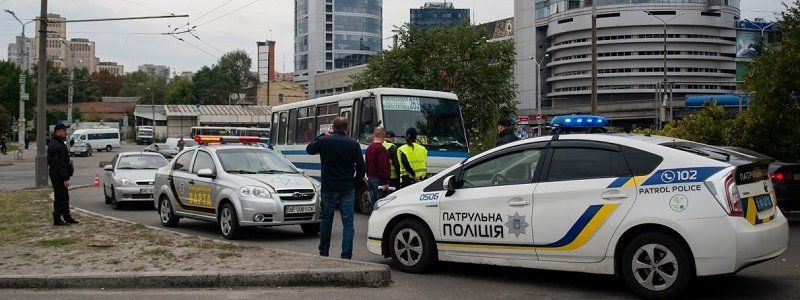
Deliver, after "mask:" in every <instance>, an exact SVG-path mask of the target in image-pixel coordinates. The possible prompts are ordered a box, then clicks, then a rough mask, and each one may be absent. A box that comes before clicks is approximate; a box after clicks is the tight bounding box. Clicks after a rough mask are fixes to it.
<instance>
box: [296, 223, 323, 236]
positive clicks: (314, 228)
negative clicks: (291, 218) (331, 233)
mask: <svg viewBox="0 0 800 300" xmlns="http://www.w3.org/2000/svg"><path fill="white" fill-rule="evenodd" d="M300 228H302V229H303V234H305V235H317V234H318V233H319V223H313V224H301V225H300Z"/></svg>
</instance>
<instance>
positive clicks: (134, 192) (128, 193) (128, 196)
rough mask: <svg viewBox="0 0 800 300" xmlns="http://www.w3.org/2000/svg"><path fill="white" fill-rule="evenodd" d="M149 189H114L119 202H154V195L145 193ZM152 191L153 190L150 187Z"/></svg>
mask: <svg viewBox="0 0 800 300" xmlns="http://www.w3.org/2000/svg"><path fill="white" fill-rule="evenodd" d="M143 189H148V187H139V186H135V187H133V186H132V187H114V197H115V198H116V200H117V202H153V193H152V192H150V193H147V192H146V191H145V192H144V193H143ZM149 189H150V190H151V191H152V190H153V188H152V187H149Z"/></svg>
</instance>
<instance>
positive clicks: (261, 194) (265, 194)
mask: <svg viewBox="0 0 800 300" xmlns="http://www.w3.org/2000/svg"><path fill="white" fill-rule="evenodd" d="M239 196H242V197H255V198H264V199H269V198H272V194H270V192H269V191H268V190H267V189H265V188H262V187H256V186H243V187H242V188H240V189H239Z"/></svg>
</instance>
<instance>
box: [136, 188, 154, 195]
mask: <svg viewBox="0 0 800 300" xmlns="http://www.w3.org/2000/svg"><path fill="white" fill-rule="evenodd" d="M139 193H142V194H152V193H153V188H142V189H139Z"/></svg>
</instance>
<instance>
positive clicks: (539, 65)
mask: <svg viewBox="0 0 800 300" xmlns="http://www.w3.org/2000/svg"><path fill="white" fill-rule="evenodd" d="M549 57H550V53H545V54H544V56H543V57H542V59H541V60H536V58H535V57H531V58H533V62H535V63H536V127H537V128H538V130H539V132H538V133H537V134H538V135H541V134H542V120H541V119H540V118H541V116H542V91H541V82H542V63H544V61H545V60H546V59H547V58H549Z"/></svg>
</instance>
